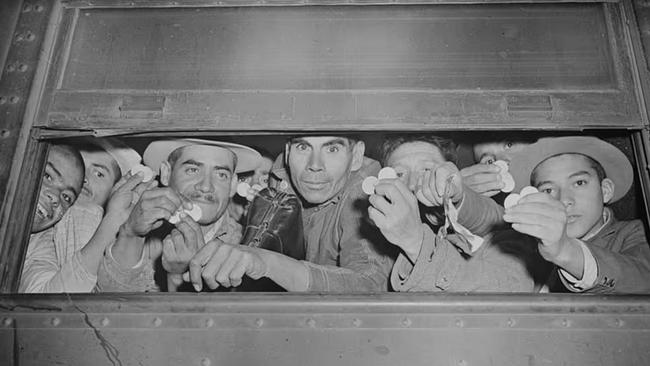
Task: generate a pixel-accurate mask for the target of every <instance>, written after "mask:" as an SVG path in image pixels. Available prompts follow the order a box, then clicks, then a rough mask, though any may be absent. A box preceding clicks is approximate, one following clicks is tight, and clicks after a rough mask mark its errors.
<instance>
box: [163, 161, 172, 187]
mask: <svg viewBox="0 0 650 366" xmlns="http://www.w3.org/2000/svg"><path fill="white" fill-rule="evenodd" d="M171 175H172V166H171V164H169V162H168V161H163V162H162V164H160V183H162V185H163V186H165V187H168V186H169V178H170V177H171Z"/></svg>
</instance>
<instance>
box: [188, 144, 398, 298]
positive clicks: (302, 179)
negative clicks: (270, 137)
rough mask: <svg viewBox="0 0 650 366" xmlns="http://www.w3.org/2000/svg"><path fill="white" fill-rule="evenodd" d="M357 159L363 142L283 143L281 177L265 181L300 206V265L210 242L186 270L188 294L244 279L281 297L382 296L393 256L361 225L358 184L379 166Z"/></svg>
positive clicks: (363, 201) (363, 203)
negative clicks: (273, 287) (291, 194)
mask: <svg viewBox="0 0 650 366" xmlns="http://www.w3.org/2000/svg"><path fill="white" fill-rule="evenodd" d="M364 152H365V144H364V142H363V141H361V140H359V139H357V138H355V137H352V136H331V135H330V136H327V135H325V136H299V137H294V138H292V139H290V140H289V141H288V143H287V144H286V147H285V161H284V166H285V168H286V171H285V169H275V170H274V171H273V174H274V175H275V176H276V177H278V178H279V179H282V180H283V181H285V182H287V181H290V182H291V185H292V186H293V189H294V190H295V192H296V193H297V194H298V196H299V197H300V198H301V199H302V203H303V206H304V210H303V225H304V235H305V241H306V246H307V248H306V260H304V261H299V260H295V259H293V258H289V257H287V256H284V255H282V254H280V253H276V252H272V251H269V250H265V249H260V248H251V247H247V246H241V245H232V244H228V243H222V242H220V241H218V240H215V241H210V242H208V243H207V244H206V245H205V247H203V248H202V249H201V250H200V251H199V252H198V253H197V254H196V256H195V257H194V258H193V259H192V261H191V263H190V279H191V281H192V282H193V283H194V285H195V287H196V288H197V289H198V288H201V287H202V284H203V281H205V283H206V284H207V286H208V287H210V288H217V287H231V286H233V287H236V286H239V285H240V284H241V281H242V277H243V276H244V275H247V276H249V277H251V278H253V279H259V278H263V277H264V278H269V279H271V280H273V281H274V282H275V283H277V284H278V285H280V286H282V287H283V288H284V289H285V290H287V291H329V292H344V293H349V292H380V291H387V290H388V276H389V273H390V270H391V267H392V266H393V262H394V258H395V256H396V253H395V252H394V250H393V249H392V248H391V246H389V245H388V244H387V243H386V242H385V239H384V238H383V237H382V235H381V233H380V232H379V230H377V229H376V228H374V227H373V226H372V225H371V224H370V223H369V222H368V220H367V216H366V210H367V207H368V198H367V195H366V194H365V193H363V191H362V189H361V185H362V181H363V179H364V178H366V177H368V176H371V175H373V176H376V175H377V173H378V171H379V169H380V165H379V163H378V162H377V161H375V160H372V159H369V158H366V157H364ZM287 173H288V174H287ZM287 175H288V177H287ZM287 178H290V179H287Z"/></svg>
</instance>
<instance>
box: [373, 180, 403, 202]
mask: <svg viewBox="0 0 650 366" xmlns="http://www.w3.org/2000/svg"><path fill="white" fill-rule="evenodd" d="M375 195H382V196H384V197H386V199H387V200H388V201H389V202H393V200H394V199H396V198H397V196H398V195H399V190H398V189H397V187H396V186H395V179H382V180H380V181H379V182H378V183H377V185H376V186H375Z"/></svg>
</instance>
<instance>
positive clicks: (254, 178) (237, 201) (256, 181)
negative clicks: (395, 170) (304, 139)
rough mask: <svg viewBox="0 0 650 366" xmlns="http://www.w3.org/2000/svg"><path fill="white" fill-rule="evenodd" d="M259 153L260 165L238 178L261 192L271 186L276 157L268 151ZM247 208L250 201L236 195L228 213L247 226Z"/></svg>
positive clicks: (261, 150)
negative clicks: (270, 179) (260, 156)
mask: <svg viewBox="0 0 650 366" xmlns="http://www.w3.org/2000/svg"><path fill="white" fill-rule="evenodd" d="M257 151H258V152H259V153H260V155H262V158H261V159H260V163H259V165H258V166H257V167H256V168H255V170H253V171H251V172H246V173H244V174H238V177H239V182H244V183H247V184H248V185H249V186H251V187H252V186H256V188H259V189H260V190H261V189H264V188H266V187H268V186H269V173H270V172H271V167H272V166H273V159H274V157H273V156H272V155H271V153H269V152H268V151H266V150H263V149H257ZM260 187H261V188H260ZM247 208H248V200H247V199H246V198H245V197H241V196H239V195H235V196H233V198H232V200H231V201H230V204H229V205H228V213H229V214H230V216H231V217H232V218H233V219H235V221H237V222H238V223H240V224H242V225H243V226H246V225H245V224H246V222H245V221H246V215H247V214H248V209H247Z"/></svg>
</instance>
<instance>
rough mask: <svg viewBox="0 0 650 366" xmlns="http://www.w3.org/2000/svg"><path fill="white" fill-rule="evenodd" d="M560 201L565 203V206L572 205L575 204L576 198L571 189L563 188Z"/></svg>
mask: <svg viewBox="0 0 650 366" xmlns="http://www.w3.org/2000/svg"><path fill="white" fill-rule="evenodd" d="M560 202H562V204H563V205H564V207H567V208H568V207H571V206H573V204H574V202H575V200H574V198H573V194H572V193H571V191H570V190H568V189H563V190H561V191H560Z"/></svg>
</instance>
